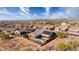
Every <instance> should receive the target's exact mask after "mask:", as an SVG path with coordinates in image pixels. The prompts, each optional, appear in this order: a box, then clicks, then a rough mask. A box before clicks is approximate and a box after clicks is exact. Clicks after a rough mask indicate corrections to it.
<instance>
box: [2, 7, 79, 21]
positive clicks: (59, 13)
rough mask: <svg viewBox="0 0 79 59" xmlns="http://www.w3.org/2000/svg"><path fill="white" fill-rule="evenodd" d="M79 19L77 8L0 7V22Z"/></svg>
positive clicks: (78, 9)
mask: <svg viewBox="0 0 79 59" xmlns="http://www.w3.org/2000/svg"><path fill="white" fill-rule="evenodd" d="M63 18H64V19H70V18H71V19H72V18H75V19H79V8H78V7H0V20H31V19H63Z"/></svg>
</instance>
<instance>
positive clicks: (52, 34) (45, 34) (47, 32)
mask: <svg viewBox="0 0 79 59" xmlns="http://www.w3.org/2000/svg"><path fill="white" fill-rule="evenodd" d="M41 35H42V36H44V37H51V36H54V35H56V34H55V33H54V32H51V31H44V32H43V33H42V34H41Z"/></svg>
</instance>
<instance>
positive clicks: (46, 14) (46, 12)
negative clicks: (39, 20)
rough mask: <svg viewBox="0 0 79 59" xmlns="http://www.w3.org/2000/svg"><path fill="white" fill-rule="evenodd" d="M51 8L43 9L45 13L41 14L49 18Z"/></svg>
mask: <svg viewBox="0 0 79 59" xmlns="http://www.w3.org/2000/svg"><path fill="white" fill-rule="evenodd" d="M50 8H51V7H45V13H43V14H44V15H45V16H49V13H50Z"/></svg>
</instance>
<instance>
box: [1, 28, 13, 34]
mask: <svg viewBox="0 0 79 59" xmlns="http://www.w3.org/2000/svg"><path fill="white" fill-rule="evenodd" d="M14 31H15V28H4V29H3V30H2V32H4V33H5V34H10V33H14Z"/></svg>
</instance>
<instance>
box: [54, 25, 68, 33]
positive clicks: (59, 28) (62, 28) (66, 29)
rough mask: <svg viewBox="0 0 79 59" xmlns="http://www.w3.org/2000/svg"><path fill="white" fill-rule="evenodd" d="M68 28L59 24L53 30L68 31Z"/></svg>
mask: <svg viewBox="0 0 79 59" xmlns="http://www.w3.org/2000/svg"><path fill="white" fill-rule="evenodd" d="M68 29H69V27H68V26H59V27H56V28H55V31H60V32H66V31H68Z"/></svg>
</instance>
